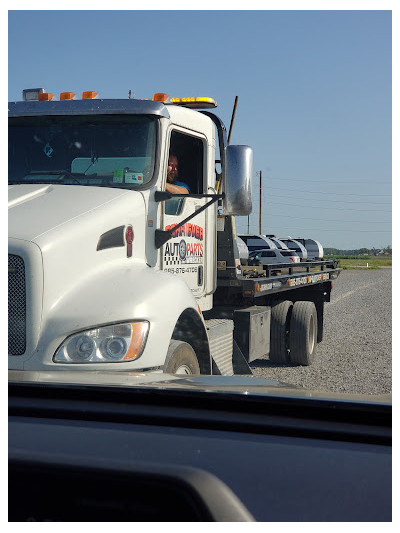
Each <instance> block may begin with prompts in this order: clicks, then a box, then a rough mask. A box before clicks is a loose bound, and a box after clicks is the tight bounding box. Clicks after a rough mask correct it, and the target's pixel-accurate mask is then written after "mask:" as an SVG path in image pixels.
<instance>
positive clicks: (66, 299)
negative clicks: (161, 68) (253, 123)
mask: <svg viewBox="0 0 400 533" xmlns="http://www.w3.org/2000/svg"><path fill="white" fill-rule="evenodd" d="M74 96H75V95H74V94H73V93H61V95H60V98H59V100H55V99H54V96H53V95H52V94H51V93H45V92H44V90H43V89H38V90H30V91H28V90H27V91H24V100H23V101H22V102H10V103H9V172H10V178H9V180H10V181H9V182H10V187H9V368H10V369H14V370H18V369H20V370H46V369H47V370H63V369H67V370H80V371H82V370H107V369H108V370H118V371H130V372H132V371H133V372H135V371H158V372H160V371H163V372H167V373H172V374H174V373H177V374H182V373H183V374H185V373H186V374H196V373H203V374H223V375H231V374H233V373H240V374H246V373H251V370H250V368H249V366H248V363H249V362H251V361H253V360H255V359H257V358H260V357H267V356H269V358H270V360H272V361H275V362H279V363H285V362H292V363H297V364H301V365H309V364H311V362H312V360H313V357H314V354H315V348H316V344H317V342H320V341H322V337H323V322H324V321H323V315H324V304H325V302H329V299H330V292H331V287H332V281H333V280H334V279H336V277H337V276H338V273H339V271H340V269H338V268H337V265H336V264H335V263H334V262H332V261H331V262H329V261H315V262H306V263H302V264H293V263H292V264H290V265H289V264H280V265H270V266H264V267H256V266H249V265H246V264H241V261H240V259H239V251H238V246H237V241H236V230H235V218H234V217H235V216H246V215H248V214H249V213H250V212H251V178H252V174H253V170H252V150H251V148H250V147H248V146H235V145H230V144H228V142H227V137H226V129H225V126H224V125H223V123H222V121H221V120H220V119H219V118H218V117H217V116H216V115H215V114H214V113H212V112H210V111H209V109H210V108H212V107H215V106H216V103H215V101H214V100H213V99H211V98H172V99H169V97H168V95H165V94H163V93H157V94H156V95H154V98H153V99H151V100H137V99H130V98H129V99H126V100H105V99H98V98H97V93H94V92H92V91H88V92H86V93H83V95H82V99H79V100H75V99H74ZM170 154H174V155H176V156H177V158H178V160H179V180H182V181H184V182H185V183H186V184H187V185H188V186H189V188H190V193H189V194H172V193H170V192H167V191H166V175H167V166H168V157H169V155H170Z"/></svg>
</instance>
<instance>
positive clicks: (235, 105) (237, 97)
mask: <svg viewBox="0 0 400 533" xmlns="http://www.w3.org/2000/svg"><path fill="white" fill-rule="evenodd" d="M238 100H239V96H236V97H235V103H234V104H233V111H232V118H231V125H230V126H229V135H228V144H230V142H231V135H232V128H233V123H234V121H235V115H236V108H237V103H238Z"/></svg>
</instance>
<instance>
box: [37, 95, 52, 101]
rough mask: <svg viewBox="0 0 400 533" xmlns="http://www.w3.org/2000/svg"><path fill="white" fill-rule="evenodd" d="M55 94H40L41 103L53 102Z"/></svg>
mask: <svg viewBox="0 0 400 533" xmlns="http://www.w3.org/2000/svg"><path fill="white" fill-rule="evenodd" d="M53 98H54V94H53V93H40V94H39V95H38V100H39V102H44V101H46V100H53Z"/></svg>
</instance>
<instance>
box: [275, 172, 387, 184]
mask: <svg viewBox="0 0 400 533" xmlns="http://www.w3.org/2000/svg"><path fill="white" fill-rule="evenodd" d="M266 172H268V171H266ZM266 178H267V179H270V180H271V181H296V182H297V183H347V184H349V185H352V184H355V185H357V184H364V185H365V183H366V181H365V180H357V181H352V180H343V181H342V180H336V179H335V178H328V179H329V181H327V180H326V179H325V180H310V179H302V178H275V177H272V176H268V175H267V176H266ZM375 183H379V184H380V185H381V184H387V185H391V184H392V182H391V181H379V179H375Z"/></svg>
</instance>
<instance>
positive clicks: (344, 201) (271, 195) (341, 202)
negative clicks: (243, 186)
mask: <svg viewBox="0 0 400 533" xmlns="http://www.w3.org/2000/svg"><path fill="white" fill-rule="evenodd" d="M291 192H292V191H291ZM293 192H294V191H293ZM304 192H305V191H304ZM269 198H287V199H290V200H311V198H301V197H298V196H282V195H279V194H270V195H269ZM315 201H317V202H326V201H329V202H332V203H337V204H373V205H392V202H380V203H378V204H377V203H376V202H373V201H371V202H369V201H361V202H356V201H355V200H351V201H350V202H346V200H323V199H322V198H316V199H315Z"/></svg>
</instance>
